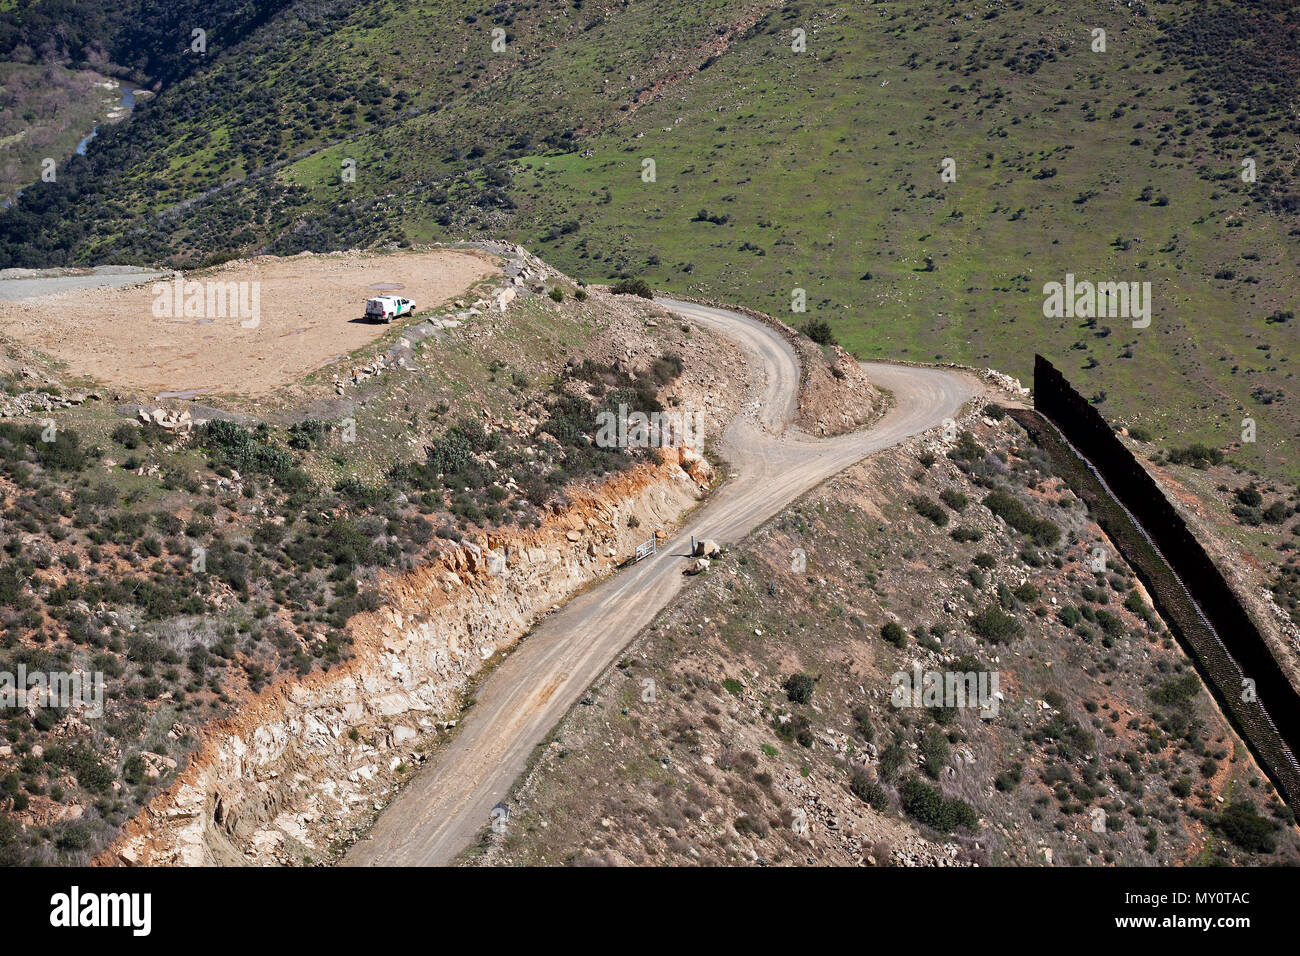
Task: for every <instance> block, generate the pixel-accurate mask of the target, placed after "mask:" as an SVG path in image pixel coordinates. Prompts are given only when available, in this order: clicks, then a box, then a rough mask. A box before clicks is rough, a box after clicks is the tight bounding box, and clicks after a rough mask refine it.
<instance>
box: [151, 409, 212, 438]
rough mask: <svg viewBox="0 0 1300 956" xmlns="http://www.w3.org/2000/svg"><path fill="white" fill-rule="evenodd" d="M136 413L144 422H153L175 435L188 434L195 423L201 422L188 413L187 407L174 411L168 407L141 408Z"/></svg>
mask: <svg viewBox="0 0 1300 956" xmlns="http://www.w3.org/2000/svg"><path fill="white" fill-rule="evenodd" d="M138 414H139V418H140V421H141V422H143V423H144V424H146V425H148V424H150V423H153V424H154V425H157V426H158V427H159V428H161V429H163V430H164V431H169V432H175V433H176V434H177V435H188V434H189V433H190V430H191V429H193V427H194V426H195V425H198V424H201V423H200V422H199V421H197V420H196V419H195V418H194V416H193V415H191V414H190V411H189V409H185V410H183V411H180V412H176V411H173V410H172V409H170V408H155V409H153V410H152V411H150V410H148V409H144V408H142V409H140V411H139V413H138Z"/></svg>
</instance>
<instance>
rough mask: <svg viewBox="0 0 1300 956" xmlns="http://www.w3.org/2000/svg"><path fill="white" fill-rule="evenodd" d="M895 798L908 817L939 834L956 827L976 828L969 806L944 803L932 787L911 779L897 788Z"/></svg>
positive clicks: (976, 818) (976, 816) (972, 811)
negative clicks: (896, 796)
mask: <svg viewBox="0 0 1300 956" xmlns="http://www.w3.org/2000/svg"><path fill="white" fill-rule="evenodd" d="M898 796H899V799H900V800H901V801H902V804H903V810H904V812H905V813H907V815H908V816H910V817H913V818H915V819H916V820H919V821H920V822H921V823H924V824H925V825H926V826H928V827H931V828H933V829H935V830H938V831H939V832H940V833H951V832H952V831H953V830H955V829H957V828H958V827H965V828H966V829H968V830H974V829H975V827H976V826H977V825H978V824H979V816H978V814H976V813H975V810H974V808H973V807H971V806H970V804H968V803H966V802H965V801H964V800H958V799H957V798H955V797H954V798H952V799H949V800H945V799H944V797H943V794H941V793H940V792H939V791H938V790H936V789H935V788H934V787H931V786H929V785H928V784H925V783H922V782H921V781H920V780H917V779H915V778H913V779H910V780H907V781H905V782H904V783H903V785H902V786H901V787H899V788H898Z"/></svg>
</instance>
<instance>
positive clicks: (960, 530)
mask: <svg viewBox="0 0 1300 956" xmlns="http://www.w3.org/2000/svg"><path fill="white" fill-rule="evenodd" d="M948 534H949V535H951V536H952V540H954V541H957V542H959V543H974V542H976V541H979V540H981V539H982V538H983V537H984V532H983V531H981V530H979V528H970V527H967V526H966V525H958V526H957V527H956V528H953V529H952V530H951V531H950V532H948Z"/></svg>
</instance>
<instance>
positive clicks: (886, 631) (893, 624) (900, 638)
mask: <svg viewBox="0 0 1300 956" xmlns="http://www.w3.org/2000/svg"><path fill="white" fill-rule="evenodd" d="M880 636H881V637H883V638H884V639H885V640H886V641H888V642H889V643H890V644H893V645H894V646H895V647H902V646H903V645H904V644H906V643H907V632H906V631H904V630H903V628H902V627H900V626H899V623H898V622H897V621H889V622H887V623H886V624H885V625H884V626H883V627H882V628H881V629H880Z"/></svg>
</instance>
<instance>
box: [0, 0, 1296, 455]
mask: <svg viewBox="0 0 1300 956" xmlns="http://www.w3.org/2000/svg"><path fill="white" fill-rule="evenodd" d="M259 15H260V16H262V17H263V19H264V20H265V22H264V23H261V22H254V21H253V20H248V21H246V22H245V21H241V24H242V26H241V29H240V30H239V31H234V30H232V29H227V30H226V31H225V32H224V33H223V34H222V37H223V39H222V40H221V42H217V40H216V39H215V37H216V36H217V33H215V32H214V33H213V37H214V40H213V43H212V46H211V48H210V52H209V54H207V55H206V56H205V57H203V58H198V59H195V60H192V61H185V65H184V66H185V70H187V71H188V72H187V73H185V75H184V77H181V73H180V69H181V68H180V67H179V66H177V65H176V63H175V62H172V61H167V62H166V63H164V62H163V61H162V60H160V59H159V57H158V55H153V54H149V55H146V54H145V53H142V52H141V50H142V49H148V50H152V49H155V48H160V46H159V45H160V44H161V48H166V49H169V50H170V49H172V47H169V46H168V42H169V41H168V40H167V37H166V35H165V34H164V35H163V39H161V40H160V39H159V38H158V37H157V36H155V35H153V34H150V35H149V36H147V37H145V36H134V37H126V38H125V39H123V40H121V41H120V42H119V46H120V48H121V49H122V50H124V51H125V50H129V49H134V50H135V53H134V54H132V56H133V58H132V59H131V60H130V61H129V62H130V64H131V65H132V66H133V67H135V68H137V69H153V70H155V71H157V73H158V75H159V76H161V77H163V78H165V79H166V80H167V82H166V83H165V84H164V86H163V88H162V92H161V95H160V96H159V97H158V99H157V100H156V101H155V102H153V103H149V104H146V105H145V106H143V107H142V108H140V109H139V110H138V111H137V114H136V115H135V116H134V117H133V118H132V120H131V121H130V123H128V124H124V125H123V126H122V127H120V128H118V129H115V130H113V131H112V132H111V135H103V136H101V137H100V138H99V139H98V140H96V142H95V143H94V144H92V148H91V149H90V151H89V155H88V156H87V157H84V158H75V159H73V160H71V161H70V162H69V163H68V164H67V165H66V169H65V170H64V171H63V172H62V173H61V175H60V181H59V183H58V184H57V186H54V188H49V189H32V190H28V192H27V193H25V194H24V196H23V200H22V202H20V203H19V204H17V206H16V207H15V209H13V210H12V211H10V212H9V213H7V214H5V215H4V216H0V263H2V264H20V265H48V264H61V263H64V262H69V261H78V262H89V261H107V260H114V261H133V262H151V263H152V262H162V261H169V262H171V261H180V262H185V261H192V260H204V259H210V258H213V257H226V256H230V255H234V254H240V255H247V254H249V253H253V252H262V251H270V252H277V253H292V252H297V251H300V250H303V249H309V250H317V251H319V250H327V249H333V248H344V247H353V246H356V245H369V244H381V243H388V242H396V243H409V242H422V241H428V240H431V239H439V238H445V237H448V236H456V237H459V236H466V235H474V234H481V233H493V234H504V235H509V236H512V237H515V238H517V239H519V240H521V241H525V242H527V243H529V244H530V245H532V246H535V247H537V248H539V249H540V250H544V251H545V254H546V255H547V256H548V257H549V258H550V259H551V260H552V261H554V262H555V263H556V264H557V266H559V267H560V268H563V269H565V270H566V271H568V272H569V273H571V274H574V275H576V276H579V277H582V278H586V279H588V280H592V281H595V280H601V279H605V278H608V277H613V276H625V275H634V274H635V275H644V276H645V277H647V278H648V279H650V280H651V281H652V282H654V283H655V284H656V286H657V287H659V288H663V289H665V290H675V291H681V292H686V291H690V292H695V293H697V294H702V295H706V296H709V297H711V298H716V299H721V300H728V301H734V302H737V303H740V304H745V305H749V306H752V307H755V308H759V309H763V310H766V311H769V312H772V313H774V314H786V315H788V314H789V310H790V302H791V295H792V290H793V289H795V288H801V289H804V290H806V298H807V308H808V314H809V316H811V317H816V318H820V319H825V320H827V321H829V323H830V324H831V326H832V328H833V329H834V331H835V334H836V335H837V336H838V337H839V339H840V340H841V341H842V342H843V343H844V344H845V345H847V346H848V347H850V348H852V349H854V350H856V351H857V352H858V353H859V354H861V355H862V356H864V357H867V356H886V355H889V356H897V357H908V358H913V359H916V360H928V359H931V358H933V357H936V356H937V357H940V358H943V359H951V360H958V361H968V362H971V363H974V364H979V365H994V366H996V367H999V368H1002V369H1004V370H1006V371H1008V372H1010V373H1012V374H1015V375H1019V376H1021V377H1024V376H1025V375H1026V374H1027V372H1028V369H1029V359H1030V356H1031V355H1032V352H1033V350H1034V349H1038V350H1041V351H1043V352H1044V353H1045V354H1049V355H1052V356H1054V357H1055V358H1057V359H1058V360H1060V361H1061V362H1063V363H1065V366H1066V367H1067V369H1068V370H1069V371H1071V372H1072V374H1073V377H1074V378H1076V379H1077V380H1078V381H1080V383H1081V385H1082V387H1084V388H1085V389H1086V390H1087V392H1088V394H1090V395H1092V396H1094V398H1095V400H1096V401H1097V402H1098V403H1099V404H1100V405H1101V407H1102V408H1103V410H1104V411H1105V412H1106V414H1107V415H1108V416H1109V417H1111V418H1112V419H1113V420H1118V421H1122V422H1137V423H1141V424H1142V425H1143V426H1145V427H1147V428H1148V429H1150V430H1151V431H1152V433H1153V434H1154V435H1155V436H1156V438H1157V439H1158V440H1162V441H1166V442H1168V443H1170V444H1178V445H1183V444H1186V443H1187V442H1188V441H1191V440H1193V439H1195V440H1200V441H1203V442H1206V443H1207V444H1209V445H1211V446H1214V447H1220V448H1225V449H1227V450H1228V451H1229V452H1230V453H1231V454H1232V455H1233V456H1234V457H1235V458H1236V459H1238V460H1239V461H1240V462H1241V463H1242V464H1243V465H1245V466H1247V467H1258V468H1260V469H1261V470H1262V471H1264V472H1265V473H1268V474H1272V475H1274V476H1277V477H1283V478H1290V479H1292V480H1293V479H1294V478H1295V477H1296V464H1295V458H1294V456H1293V455H1289V454H1287V449H1288V447H1289V446H1290V443H1291V442H1293V441H1294V439H1295V437H1296V436H1297V435H1298V434H1300V412H1298V411H1297V407H1296V403H1295V398H1294V396H1293V395H1292V394H1291V392H1292V391H1293V388H1294V383H1293V379H1292V375H1293V373H1292V371H1291V370H1290V369H1289V368H1288V361H1289V353H1290V352H1291V350H1292V349H1294V347H1295V345H1296V334H1297V333H1296V324H1295V321H1294V320H1293V319H1292V318H1291V316H1292V313H1293V312H1294V305H1295V303H1294V301H1293V298H1292V281H1293V277H1294V275H1295V274H1296V266H1297V260H1296V256H1295V252H1294V250H1295V242H1294V239H1295V235H1296V230H1297V229H1298V228H1300V219H1297V207H1298V206H1300V193H1297V191H1296V189H1295V187H1294V180H1295V177H1294V164H1295V150H1294V147H1295V143H1296V140H1297V127H1298V126H1300V124H1297V122H1296V120H1295V119H1294V118H1293V117H1292V116H1291V115H1290V114H1289V107H1288V104H1289V103H1290V101H1291V100H1292V98H1293V96H1294V92H1295V77H1296V73H1295V61H1296V57H1295V49H1296V48H1297V46H1298V45H1300V44H1297V42H1296V41H1297V30H1298V29H1300V27H1298V25H1297V13H1296V11H1295V10H1294V9H1293V8H1292V7H1291V5H1289V4H1287V3H1283V2H1270V3H1263V4H1259V3H1252V4H1247V3H1244V2H1242V3H1238V2H1228V0H1200V2H1195V3H1180V4H1174V3H1147V4H1135V5H1129V4H1124V3H1119V2H1115V3H1110V4H1106V5H1103V6H1102V7H1100V8H1099V7H1098V6H1097V5H1096V4H1093V3H1085V2H1083V0H1069V2H1058V3H1053V4H1047V5H1041V6H1037V7H1032V6H1031V5H1027V4H1024V3H1020V2H999V3H993V4H987V3H974V2H959V3H956V4H948V3H945V4H937V3H919V4H902V3H874V4H869V5H858V4H839V5H832V6H829V7H822V6H818V5H813V4H810V3H803V2H792V3H778V2H750V3H742V4H739V5H738V4H723V3H718V2H709V3H695V2H692V3H684V2H677V3H667V4H666V3H661V2H656V3H647V2H623V3H611V4H593V3H583V2H581V0H576V2H555V0H552V2H539V3H530V4H510V3H501V4H496V5H492V6H486V5H483V6H480V5H478V4H470V3H451V2H447V0H439V2H428V3H421V4H418V5H413V6H412V5H402V4H397V3H391V2H379V0H372V2H365V0H354V2H346V3H345V2H335V3H328V4H323V5H322V4H319V3H297V4H292V5H286V6H285V7H284V9H282V10H281V9H279V8H278V5H264V6H262V7H260V8H259ZM1096 28H1100V29H1104V30H1105V31H1106V50H1105V52H1094V51H1093V50H1092V46H1093V43H1094V40H1093V33H1092V31H1093V30H1094V29H1096ZM151 29H153V28H151ZM494 29H500V30H502V31H504V49H503V50H502V51H501V52H494V51H493V49H492V42H493V34H492V31H493V30H494ZM795 29H800V30H803V31H805V35H806V44H807V46H806V52H800V53H795V52H793V51H792V50H791V44H792V34H791V31H792V30H795ZM124 36H125V35H124ZM173 39H174V38H173ZM175 45H176V44H175V43H174V42H173V43H172V46H175ZM633 50H636V51H638V52H636V53H635V54H634V53H632V52H631V51H633ZM172 54H173V59H174V58H175V56H176V54H175V51H174V50H173V51H172ZM123 55H124V56H125V55H126V54H125V53H124V54H123ZM947 157H951V158H953V159H954V160H955V161H956V164H957V165H956V181H955V182H944V181H942V180H941V178H940V170H941V163H942V161H943V160H944V159H945V158H947ZM1247 158H1249V159H1253V160H1254V161H1255V169H1256V173H1257V177H1256V181H1255V182H1253V183H1246V182H1243V181H1242V179H1241V176H1240V174H1241V173H1242V171H1243V167H1242V160H1243V159H1247ZM645 159H653V160H654V163H655V169H654V174H655V175H654V180H655V181H654V182H644V181H643V180H642V168H643V161H644V160H645ZM345 161H354V162H355V165H354V166H352V165H348V166H347V167H346V168H347V170H349V171H352V172H354V173H355V176H354V177H353V178H346V177H345V176H344V172H345ZM349 175H351V173H349ZM828 185H830V186H831V187H832V188H827V186H828ZM1121 224H1122V225H1121ZM645 226H651V227H653V228H639V227H645ZM1067 273H1068V274H1073V275H1075V276H1078V277H1079V278H1080V279H1084V278H1091V279H1093V280H1113V281H1126V282H1135V281H1150V282H1151V294H1152V298H1153V301H1152V309H1151V326H1150V327H1149V328H1146V329H1133V328H1131V327H1130V325H1129V322H1128V321H1127V320H1125V319H1123V318H1116V319H1112V320H1105V319H1102V320H1093V319H1086V318H1085V319H1075V320H1071V319H1048V318H1045V317H1044V315H1043V311H1042V306H1043V299H1044V293H1043V285H1044V283H1046V282H1049V281H1060V282H1063V281H1064V280H1065V276H1066V274H1067ZM1246 416H1250V417H1252V418H1254V419H1256V420H1257V422H1258V438H1257V442H1255V443H1254V444H1247V445H1244V446H1243V445H1241V443H1240V442H1239V437H1240V432H1241V420H1242V418H1243V417H1246Z"/></svg>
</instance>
